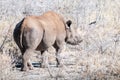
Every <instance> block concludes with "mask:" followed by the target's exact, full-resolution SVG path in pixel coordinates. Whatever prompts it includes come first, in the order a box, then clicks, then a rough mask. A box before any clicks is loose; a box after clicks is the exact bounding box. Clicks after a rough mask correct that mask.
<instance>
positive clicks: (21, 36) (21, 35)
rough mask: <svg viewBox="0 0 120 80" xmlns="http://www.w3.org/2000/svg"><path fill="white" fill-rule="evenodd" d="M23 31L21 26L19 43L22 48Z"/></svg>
mask: <svg viewBox="0 0 120 80" xmlns="http://www.w3.org/2000/svg"><path fill="white" fill-rule="evenodd" d="M23 21H24V19H23V20H22V21H21V24H20V26H22V23H23ZM23 31H24V28H21V34H20V45H21V47H22V48H23V44H22V40H23Z"/></svg>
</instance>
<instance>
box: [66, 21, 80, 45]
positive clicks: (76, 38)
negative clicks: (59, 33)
mask: <svg viewBox="0 0 120 80" xmlns="http://www.w3.org/2000/svg"><path fill="white" fill-rule="evenodd" d="M65 41H66V43H69V44H71V45H78V44H79V43H81V42H82V38H81V37H80V35H79V34H78V28H77V27H75V26H74V25H73V24H72V21H71V20H68V21H67V22H66V39H65Z"/></svg>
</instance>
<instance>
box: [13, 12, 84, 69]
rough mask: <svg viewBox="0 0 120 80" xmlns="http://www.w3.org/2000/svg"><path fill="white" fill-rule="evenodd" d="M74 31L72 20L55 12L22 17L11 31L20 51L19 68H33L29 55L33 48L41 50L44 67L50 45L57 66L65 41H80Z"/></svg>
mask: <svg viewBox="0 0 120 80" xmlns="http://www.w3.org/2000/svg"><path fill="white" fill-rule="evenodd" d="M72 27H73V28H72ZM76 32H77V28H74V26H72V21H70V20H69V21H67V22H65V21H64V20H63V18H62V17H61V16H60V15H58V14H57V13H55V12H46V13H44V14H43V15H41V16H29V17H26V18H24V19H23V20H22V21H20V22H19V23H18V24H17V25H16V27H15V29H14V33H13V37H14V41H15V42H16V44H17V45H18V47H19V48H20V50H21V53H22V68H21V70H22V71H27V70H29V69H30V70H31V69H33V66H32V64H31V63H30V57H31V53H32V52H33V51H34V50H38V51H40V52H41V55H42V56H43V58H42V61H43V62H42V67H46V66H47V64H46V52H48V49H49V48H50V47H54V48H55V50H56V56H57V58H56V61H57V66H58V65H61V62H60V61H61V60H60V59H59V57H60V56H59V54H60V53H61V51H62V49H63V48H64V47H63V46H64V45H65V43H69V44H71V45H77V44H79V43H80V42H81V41H82V40H81V38H80V36H79V35H78V34H77V33H76Z"/></svg>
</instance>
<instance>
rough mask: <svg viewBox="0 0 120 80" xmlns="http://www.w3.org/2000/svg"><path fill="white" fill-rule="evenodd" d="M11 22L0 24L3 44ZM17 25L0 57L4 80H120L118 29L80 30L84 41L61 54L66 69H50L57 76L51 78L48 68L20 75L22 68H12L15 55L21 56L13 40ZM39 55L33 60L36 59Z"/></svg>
mask: <svg viewBox="0 0 120 80" xmlns="http://www.w3.org/2000/svg"><path fill="white" fill-rule="evenodd" d="M8 22H9V21H8ZM8 22H7V21H6V22H5V21H3V22H1V24H0V32H1V33H4V34H1V35H0V38H1V41H0V42H1V43H2V42H3V40H4V36H5V35H6V31H7V30H8V27H9V24H10V22H9V23H8ZM12 22H13V21H11V23H12ZM16 22H17V21H16ZM15 24H16V23H15ZM15 24H14V25H13V26H12V28H11V30H10V32H9V35H8V36H7V39H6V41H5V44H4V46H3V49H2V50H3V52H1V54H0V65H1V66H0V79H1V80H30V79H31V78H32V80H42V79H48V80H56V79H58V80H119V79H120V54H119V53H120V47H119V46H120V38H119V37H120V34H119V27H117V26H115V27H114V26H111V25H109V26H107V25H108V24H107V25H104V26H101V25H99V24H96V25H93V26H87V27H86V26H85V27H84V28H80V29H79V30H78V32H79V34H80V35H81V37H82V39H83V42H82V43H81V44H80V45H77V46H71V45H66V46H67V48H66V50H65V51H64V52H62V54H61V56H62V57H63V64H64V67H62V68H56V67H50V70H51V73H52V74H53V75H54V78H51V77H50V75H49V73H48V70H47V69H41V68H35V70H32V71H29V72H21V71H19V69H16V68H12V67H13V66H14V65H13V64H12V63H13V62H14V61H17V60H18V59H17V58H16V56H15V55H17V54H18V53H20V51H19V49H18V47H17V46H16V44H15V43H14V41H13V38H12V31H13V29H14V26H15ZM51 52H54V51H51ZM36 56H37V55H36ZM36 56H35V57H34V58H33V59H32V61H34V60H35V59H36ZM38 59H39V58H38ZM53 60H54V59H53ZM38 61H39V60H38Z"/></svg>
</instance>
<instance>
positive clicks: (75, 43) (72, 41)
mask: <svg viewBox="0 0 120 80" xmlns="http://www.w3.org/2000/svg"><path fill="white" fill-rule="evenodd" d="M82 41H83V40H82V39H81V40H75V39H74V40H70V39H69V40H68V41H66V42H67V43H68V44H71V45H79V43H81V42H82Z"/></svg>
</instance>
